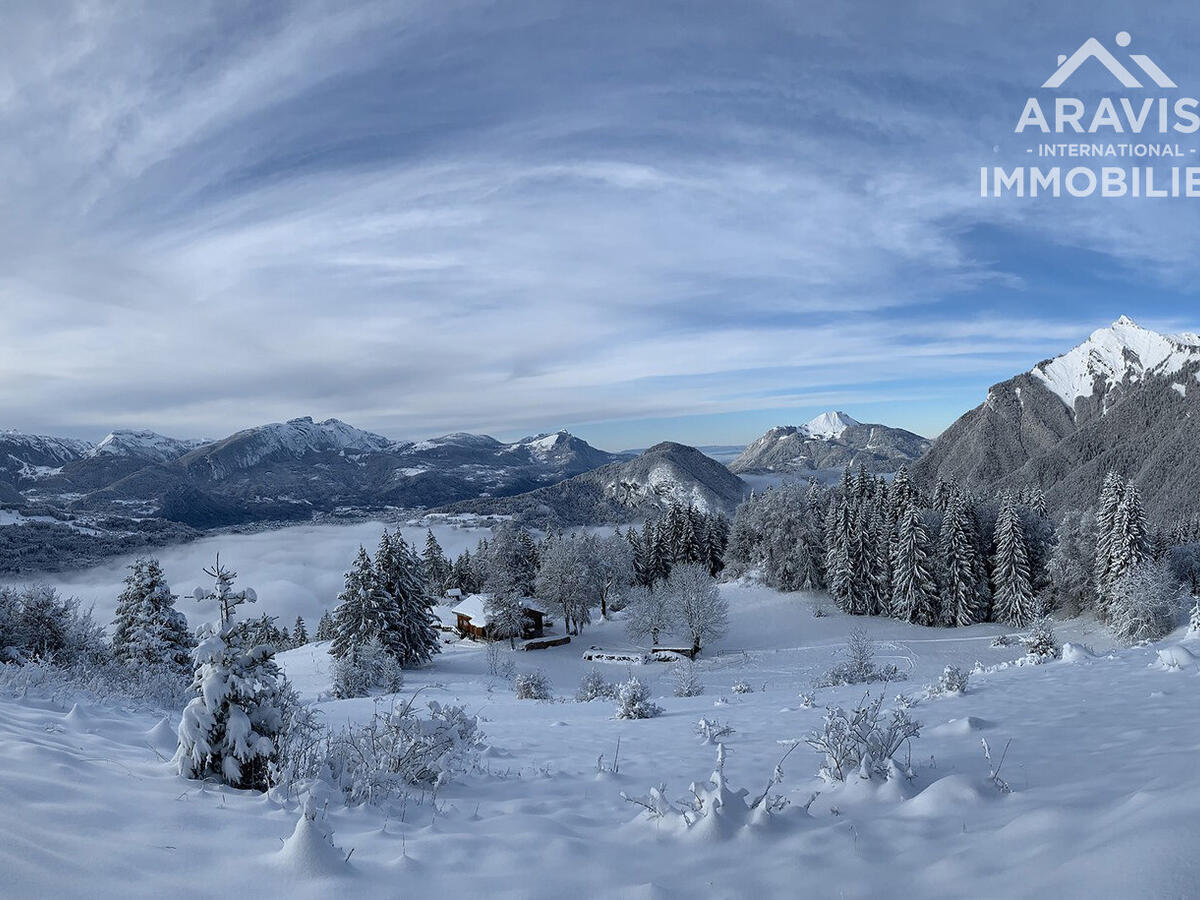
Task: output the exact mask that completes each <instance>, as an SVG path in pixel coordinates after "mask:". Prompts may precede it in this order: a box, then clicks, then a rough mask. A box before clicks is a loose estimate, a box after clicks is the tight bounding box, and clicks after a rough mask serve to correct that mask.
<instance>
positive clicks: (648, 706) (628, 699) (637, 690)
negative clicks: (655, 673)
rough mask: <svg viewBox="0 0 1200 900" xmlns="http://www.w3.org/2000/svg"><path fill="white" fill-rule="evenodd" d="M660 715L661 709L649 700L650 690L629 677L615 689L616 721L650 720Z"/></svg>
mask: <svg viewBox="0 0 1200 900" xmlns="http://www.w3.org/2000/svg"><path fill="white" fill-rule="evenodd" d="M661 713H662V707H661V706H659V705H658V704H656V703H655V702H654V701H653V700H651V699H650V689H649V688H647V687H646V686H645V685H644V684H642V683H641V682H640V681H638V680H637V678H636V676H632V675H631V676H630V678H629V680H628V681H626V682H623V683H622V684H621V685H620V687H618V688H617V718H618V719H652V718H654V717H655V716H657V715H660V714H661Z"/></svg>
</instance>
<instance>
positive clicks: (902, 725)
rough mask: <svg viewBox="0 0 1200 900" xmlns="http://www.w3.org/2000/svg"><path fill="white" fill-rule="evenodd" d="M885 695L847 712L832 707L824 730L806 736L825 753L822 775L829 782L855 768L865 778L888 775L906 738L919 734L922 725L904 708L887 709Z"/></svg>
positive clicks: (841, 779)
mask: <svg viewBox="0 0 1200 900" xmlns="http://www.w3.org/2000/svg"><path fill="white" fill-rule="evenodd" d="M882 707H883V696H882V695H880V696H879V697H878V698H877V699H875V700H873V701H867V700H864V701H863V702H862V703H860V704H859V705H858V706H856V707H855V708H854V709H853V710H850V711H849V712H847V711H846V710H845V709H843V708H842V707H840V706H831V707H830V708H829V709H828V710H827V711H826V713H825V721H824V724H823V726H822V728H821V730H820V731H814V732H812V733H810V734H809V735H808V737H806V738H805V739H804V741H805V743H806V744H808V745H809V746H810V747H812V748H813V749H814V750H816V751H818V752H819V753H821V754H822V755H823V756H824V763H823V765H822V766H821V770H820V775H821V777H823V778H825V779H826V780H829V781H845V780H846V778H847V777H848V776H850V775H851V774H852V773H853V772H854V771H855V770H857V771H858V773H859V774H860V776H862V777H863V778H872V777H875V776H882V777H888V776H889V774H890V773H891V771H892V770H893V768H894V766H893V763H892V758H893V757H894V756H895V755H896V752H897V751H898V750H899V749H900V748H901V747H902V746H903V745H904V742H905V741H908V740H911V739H912V738H914V737H918V736H919V735H920V733H921V724H920V723H919V722H916V721H914V720H913V719H911V718H910V717H909V715H908V713H907V712H906V711H904V710H901V709H895V710H889V711H887V712H886V713H885V712H884V710H883V708H882Z"/></svg>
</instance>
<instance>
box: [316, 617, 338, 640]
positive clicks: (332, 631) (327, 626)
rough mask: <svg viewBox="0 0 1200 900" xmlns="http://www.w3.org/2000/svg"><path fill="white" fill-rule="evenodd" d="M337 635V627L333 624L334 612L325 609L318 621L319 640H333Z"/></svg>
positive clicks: (317, 635)
mask: <svg viewBox="0 0 1200 900" xmlns="http://www.w3.org/2000/svg"><path fill="white" fill-rule="evenodd" d="M336 636H337V628H336V626H335V625H334V624H333V613H331V612H330V611H329V610H325V611H324V612H323V613H321V618H320V619H319V620H318V621H317V634H316V637H317V640H318V641H332V640H333V639H334V638H335V637H336Z"/></svg>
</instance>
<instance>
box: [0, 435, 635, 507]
mask: <svg viewBox="0 0 1200 900" xmlns="http://www.w3.org/2000/svg"><path fill="white" fill-rule="evenodd" d="M625 458H626V457H624V456H622V455H619V454H613V453H606V452H604V451H602V450H597V449H596V448H595V447H592V446H590V445H589V444H587V443H586V442H585V441H582V440H580V439H579V438H577V437H574V436H573V435H571V434H568V433H567V432H565V431H563V432H556V433H552V434H540V435H535V436H533V437H528V438H524V439H522V440H520V441H516V442H514V443H503V442H501V441H498V440H496V439H495V438H492V437H488V436H487V435H475V434H449V435H445V436H443V437H439V438H432V439H430V440H427V441H420V442H416V443H414V442H411V441H399V442H397V441H392V440H390V439H388V438H385V437H383V436H382V435H378V434H373V433H371V432H368V431H362V430H360V429H357V428H354V427H352V426H350V425H347V424H346V423H345V422H341V421H338V420H337V419H328V420H326V421H324V422H314V421H313V420H312V419H311V418H301V419H292V420H291V421H289V422H279V423H272V424H269V425H262V426H259V427H257V428H250V429H246V430H244V431H239V432H237V433H236V434H233V435H230V436H229V437H227V438H224V439H222V440H218V441H207V442H204V441H185V440H177V439H174V438H169V437H165V436H163V435H159V434H156V433H154V432H149V431H117V432H113V433H112V434H110V435H108V436H107V437H106V438H104V440H102V441H101V442H100V443H99V444H95V445H92V444H89V443H86V442H83V441H75V440H65V439H59V438H50V437H43V436H37V435H26V434H20V433H17V432H4V433H0V502H8V503H17V502H21V501H22V500H25V501H34V502H40V503H44V504H50V505H53V506H58V507H62V508H67V509H70V510H72V511H76V512H82V511H86V512H91V513H98V514H120V515H126V516H129V515H140V516H157V517H161V518H164V519H168V520H171V521H175V522H180V523H184V524H187V525H190V526H193V527H197V528H211V527H219V526H225V525H233V524H240V523H246V522H256V521H267V520H287V519H306V518H309V517H311V516H312V514H313V513H314V512H337V511H338V510H344V509H362V508H368V509H369V508H381V507H407V508H412V507H432V506H442V505H445V504H448V503H453V502H455V501H459V500H464V499H468V498H476V497H483V496H491V497H497V496H507V495H511V494H519V493H522V492H525V491H530V490H533V489H534V488H537V487H540V486H544V485H547V484H553V483H555V482H558V481H562V480H563V479H566V478H570V477H572V476H574V475H578V474H580V473H582V472H586V471H589V470H591V469H595V468H597V467H599V466H603V465H606V464H609V463H612V462H615V461H619V460H622V459H625Z"/></svg>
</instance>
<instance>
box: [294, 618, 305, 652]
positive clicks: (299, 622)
mask: <svg viewBox="0 0 1200 900" xmlns="http://www.w3.org/2000/svg"><path fill="white" fill-rule="evenodd" d="M307 643H308V628H307V627H306V626H305V624H304V618H303V617H302V616H296V624H295V625H294V626H293V627H292V646H293V647H303V646H304V645H305V644H307Z"/></svg>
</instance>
